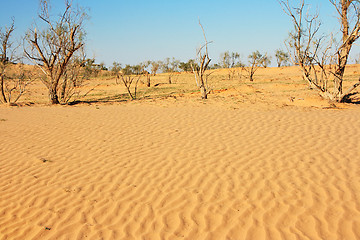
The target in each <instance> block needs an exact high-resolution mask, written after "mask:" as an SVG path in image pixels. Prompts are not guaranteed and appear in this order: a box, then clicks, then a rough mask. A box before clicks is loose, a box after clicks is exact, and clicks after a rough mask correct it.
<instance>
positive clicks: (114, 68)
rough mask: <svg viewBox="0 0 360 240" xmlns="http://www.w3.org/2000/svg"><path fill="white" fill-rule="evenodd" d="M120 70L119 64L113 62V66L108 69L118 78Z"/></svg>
mask: <svg viewBox="0 0 360 240" xmlns="http://www.w3.org/2000/svg"><path fill="white" fill-rule="evenodd" d="M121 69H122V67H121V63H118V62H113V65H112V67H111V68H110V71H111V72H112V74H113V75H114V76H118V75H119V74H120V71H121Z"/></svg>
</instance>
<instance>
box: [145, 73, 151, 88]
mask: <svg viewBox="0 0 360 240" xmlns="http://www.w3.org/2000/svg"><path fill="white" fill-rule="evenodd" d="M146 86H147V87H150V86H151V80H150V74H148V75H146Z"/></svg>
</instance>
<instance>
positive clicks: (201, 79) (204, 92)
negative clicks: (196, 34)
mask: <svg viewBox="0 0 360 240" xmlns="http://www.w3.org/2000/svg"><path fill="white" fill-rule="evenodd" d="M199 25H200V27H201V29H202V32H203V35H204V40H205V44H204V45H202V46H200V48H199V49H198V50H197V52H196V59H195V64H194V63H191V69H192V71H193V73H194V76H195V81H196V85H197V86H198V87H199V88H200V91H201V98H202V99H207V96H208V94H209V93H210V89H209V86H208V82H207V81H208V75H206V74H205V71H206V70H207V68H208V67H209V64H210V61H211V59H210V57H209V52H208V44H209V42H208V41H207V39H206V35H205V31H204V28H203V26H202V25H201V22H200V20H199Z"/></svg>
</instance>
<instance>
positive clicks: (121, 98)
mask: <svg viewBox="0 0 360 240" xmlns="http://www.w3.org/2000/svg"><path fill="white" fill-rule="evenodd" d="M129 100H130V99H129V95H128V94H126V93H124V94H116V95H114V96H107V97H103V98H99V99H92V100H75V101H72V102H69V103H67V105H69V106H74V105H79V104H99V103H103V104H106V103H119V102H127V101H129Z"/></svg>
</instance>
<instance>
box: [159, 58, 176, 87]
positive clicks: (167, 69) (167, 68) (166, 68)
mask: <svg viewBox="0 0 360 240" xmlns="http://www.w3.org/2000/svg"><path fill="white" fill-rule="evenodd" d="M179 65H180V61H179V60H176V59H175V58H174V57H173V58H172V59H171V60H170V58H166V59H165V60H164V61H163V62H162V64H161V69H162V71H163V72H164V73H168V83H169V84H171V83H172V77H173V76H174V74H175V73H176V72H178V71H179Z"/></svg>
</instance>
